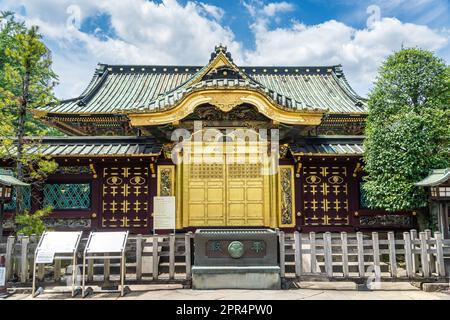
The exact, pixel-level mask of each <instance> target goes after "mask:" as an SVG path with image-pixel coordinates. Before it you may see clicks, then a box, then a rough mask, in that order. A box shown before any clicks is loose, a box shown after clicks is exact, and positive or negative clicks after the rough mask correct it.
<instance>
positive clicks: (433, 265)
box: [425, 229, 436, 275]
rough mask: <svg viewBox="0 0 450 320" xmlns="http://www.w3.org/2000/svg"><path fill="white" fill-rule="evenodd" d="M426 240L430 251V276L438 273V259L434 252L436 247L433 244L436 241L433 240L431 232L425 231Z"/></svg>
mask: <svg viewBox="0 0 450 320" xmlns="http://www.w3.org/2000/svg"><path fill="white" fill-rule="evenodd" d="M425 236H426V237H425V238H426V239H427V240H426V241H427V251H428V261H429V262H430V275H431V274H433V273H435V272H436V259H435V258H434V254H433V251H434V250H435V245H433V244H432V242H435V240H436V239H433V238H432V236H431V230H430V229H427V230H425Z"/></svg>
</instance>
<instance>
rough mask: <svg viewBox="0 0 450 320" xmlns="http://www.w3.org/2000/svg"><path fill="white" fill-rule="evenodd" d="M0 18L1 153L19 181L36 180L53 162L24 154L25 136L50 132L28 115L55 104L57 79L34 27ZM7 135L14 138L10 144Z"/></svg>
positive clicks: (18, 191) (19, 200) (18, 202)
mask: <svg viewBox="0 0 450 320" xmlns="http://www.w3.org/2000/svg"><path fill="white" fill-rule="evenodd" d="M0 19H1V21H0V23H1V25H2V27H1V29H0V50H3V51H2V52H0V67H1V76H0V85H1V86H0V111H1V114H2V116H4V117H5V118H4V119H3V121H5V120H6V123H5V125H4V126H3V127H2V129H1V134H2V146H3V148H2V150H3V153H6V154H4V155H6V156H8V157H9V158H12V159H13V160H14V162H15V165H16V175H17V178H18V179H19V180H25V181H26V180H33V179H34V180H38V179H40V178H43V177H45V176H46V175H47V174H48V173H50V172H52V171H53V170H54V169H55V168H56V163H54V162H53V161H51V160H50V159H46V158H44V157H41V156H40V155H39V153H38V152H37V153H27V152H26V150H27V148H29V147H30V144H31V143H32V142H31V141H29V140H27V139H25V136H26V135H27V134H35V135H36V134H37V135H42V134H46V133H48V132H51V130H50V131H49V130H46V128H45V127H43V126H42V125H40V124H38V122H37V121H36V120H35V119H33V117H32V115H31V114H30V112H31V110H33V109H36V108H37V107H39V106H43V105H47V104H51V103H55V102H56V99H55V97H54V95H53V87H54V86H55V85H56V83H57V82H56V81H57V76H56V74H55V73H54V72H53V71H52V69H51V64H52V59H51V54H50V51H49V50H48V48H47V47H46V46H45V45H44V44H43V42H42V39H41V38H42V37H41V35H40V34H39V32H38V28H37V27H35V26H33V27H31V28H26V27H25V25H24V24H23V23H19V22H17V21H15V20H14V16H13V14H11V13H9V12H6V13H2V14H1V16H0ZM3 121H2V122H3ZM11 136H13V137H15V141H14V142H13V140H12V139H10V137H11ZM33 143H34V142H33ZM13 145H14V147H13ZM11 150H13V151H11ZM16 211H17V212H19V213H21V212H22V211H23V190H22V188H21V187H19V188H17V189H16Z"/></svg>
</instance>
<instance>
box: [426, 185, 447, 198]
mask: <svg viewBox="0 0 450 320" xmlns="http://www.w3.org/2000/svg"><path fill="white" fill-rule="evenodd" d="M430 189H431V198H432V199H435V200H450V185H449V186H446V185H439V186H433V187H431V188H430Z"/></svg>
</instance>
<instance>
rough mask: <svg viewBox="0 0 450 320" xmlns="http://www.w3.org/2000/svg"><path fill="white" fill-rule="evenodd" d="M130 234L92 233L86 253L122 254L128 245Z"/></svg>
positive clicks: (122, 232) (120, 232) (119, 232)
mask: <svg viewBox="0 0 450 320" xmlns="http://www.w3.org/2000/svg"><path fill="white" fill-rule="evenodd" d="M127 238H128V232H126V231H118V232H92V233H91V236H90V239H91V240H90V241H89V244H88V247H87V248H86V252H89V253H99V252H122V250H123V247H124V246H125V244H126V241H127Z"/></svg>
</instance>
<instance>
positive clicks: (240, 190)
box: [225, 163, 269, 226]
mask: <svg viewBox="0 0 450 320" xmlns="http://www.w3.org/2000/svg"><path fill="white" fill-rule="evenodd" d="M261 167H262V165H261V164H259V163H244V164H240V163H239V164H238V163H236V164H229V165H228V166H226V170H225V171H226V173H227V175H226V188H227V225H228V226H264V225H268V224H267V222H268V221H265V219H264V218H265V217H266V216H267V215H268V214H269V211H268V210H269V201H268V194H269V190H268V188H267V186H268V185H269V184H268V176H266V175H262V174H261Z"/></svg>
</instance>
